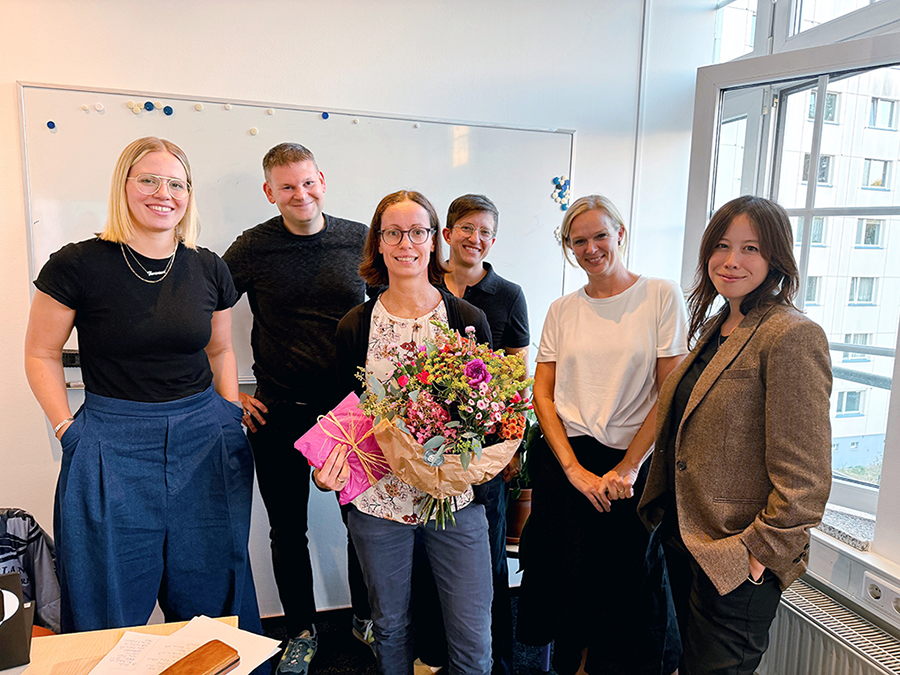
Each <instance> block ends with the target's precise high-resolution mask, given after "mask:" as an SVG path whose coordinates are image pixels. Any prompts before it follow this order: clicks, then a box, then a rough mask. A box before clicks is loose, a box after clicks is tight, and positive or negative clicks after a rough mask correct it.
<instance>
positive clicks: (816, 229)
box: [794, 216, 825, 246]
mask: <svg viewBox="0 0 900 675" xmlns="http://www.w3.org/2000/svg"><path fill="white" fill-rule="evenodd" d="M794 243H795V244H796V245H797V246H800V244H801V243H803V218H800V219H799V220H798V221H797V234H796V237H795V241H794ZM810 243H812V244H816V245H818V246H824V244H825V217H824V216H815V217H814V218H813V220H812V234H811V235H810Z"/></svg>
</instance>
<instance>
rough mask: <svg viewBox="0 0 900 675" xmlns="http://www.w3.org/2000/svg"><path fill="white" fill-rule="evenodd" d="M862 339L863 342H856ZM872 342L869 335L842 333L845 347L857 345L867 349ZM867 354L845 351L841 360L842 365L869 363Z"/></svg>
mask: <svg viewBox="0 0 900 675" xmlns="http://www.w3.org/2000/svg"><path fill="white" fill-rule="evenodd" d="M858 337H862V338H863V341H862V342H858V341H857V338H858ZM871 340H872V334H871V333H844V344H845V345H859V346H860V347H868V346H869V343H870V342H871ZM871 360H872V359H870V358H869V355H868V354H861V353H859V352H854V351H849V350H848V351H845V352H844V355H843V357H842V359H841V361H842V362H843V363H866V362H868V361H871Z"/></svg>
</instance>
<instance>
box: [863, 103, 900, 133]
mask: <svg viewBox="0 0 900 675" xmlns="http://www.w3.org/2000/svg"><path fill="white" fill-rule="evenodd" d="M869 126H870V127H875V128H876V129H896V128H897V101H892V100H890V99H887V98H875V97H874V96H873V97H872V108H871V112H870V113H869Z"/></svg>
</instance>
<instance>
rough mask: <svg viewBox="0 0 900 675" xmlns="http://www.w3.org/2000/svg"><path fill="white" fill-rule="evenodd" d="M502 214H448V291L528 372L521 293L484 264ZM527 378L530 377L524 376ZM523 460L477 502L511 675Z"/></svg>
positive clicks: (470, 206) (495, 636)
mask: <svg viewBox="0 0 900 675" xmlns="http://www.w3.org/2000/svg"><path fill="white" fill-rule="evenodd" d="M498 216H499V212H498V211H497V207H496V206H495V205H494V203H493V202H492V201H491V200H490V199H488V198H487V197H485V196H484V195H472V194H470V195H463V196H462V197H458V198H457V199H454V200H453V203H452V204H450V208H449V209H448V211H447V221H446V222H447V224H446V227H445V228H444V232H443V234H444V240H445V241H446V242H447V243H448V244H449V245H450V259H449V260H448V261H447V267H449V268H450V271H449V272H448V273H447V274H445V275H444V285H445V286H446V287H447V290H449V291H450V292H451V293H453V295H455V296H457V297H459V298H463V299H464V300H467V301H468V302H470V303H472V304H473V305H475V306H476V307H478V308H479V309H480V310H481V311H483V312H484V313H485V314H486V315H487V319H488V323H489V324H490V326H491V334H492V337H493V343H494V348H495V349H503V350H504V351H505V352H506V353H507V354H515V353H516V352H525V353H524V354H523V357H524V358H525V366H526V368H527V367H528V343H529V335H528V308H527V306H526V305H525V294H524V293H523V292H522V288H521V287H520V286H519V285H517V284H514V283H512V282H511V281H507V280H506V279H504V278H503V277H501V276H500V275H498V274H497V273H496V272H494V270H493V269H492V268H491V266H490V264H489V263H486V262H485V261H484V259H485V258H486V257H487V254H488V253H489V252H490V250H491V247H492V246H493V245H494V241H495V239H496V236H497V220H498ZM525 376H526V377H527V376H528V374H527V372H526V375H525ZM519 466H520V464H519V456H518V455H516V456H515V457H513V460H512V461H511V462H510V464H509V466H508V467H506V469H505V470H504V471H503V473H502V474H500V475H498V476H495V477H494V478H493V479H491V480H490V481H488V482H487V483H484V484H482V485H476V486H474V487H475V500H476V501H477V502H478V503H480V504H483V505H484V507H485V514H486V515H487V518H488V525H489V527H490V532H489V536H490V542H491V565H492V566H493V578H494V602H493V605H492V607H491V633H492V641H493V644H492V650H491V651H492V655H493V658H494V670H493V672H494V673H502V674H503V675H509V674H510V673H511V672H512V654H513V652H512V647H513V633H512V613H511V609H510V599H509V574H508V572H507V567H506V498H507V495H508V492H509V483H508V482H509V480H510V479H512V478H513V477H514V476H515V475H516V474H517V473H518V472H519Z"/></svg>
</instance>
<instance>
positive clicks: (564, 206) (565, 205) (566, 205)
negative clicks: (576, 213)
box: [559, 204, 569, 211]
mask: <svg viewBox="0 0 900 675" xmlns="http://www.w3.org/2000/svg"><path fill="white" fill-rule="evenodd" d="M559 208H561V209H562V210H563V211H568V210H569V205H568V204H563V205H562V206H560V207H559Z"/></svg>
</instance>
